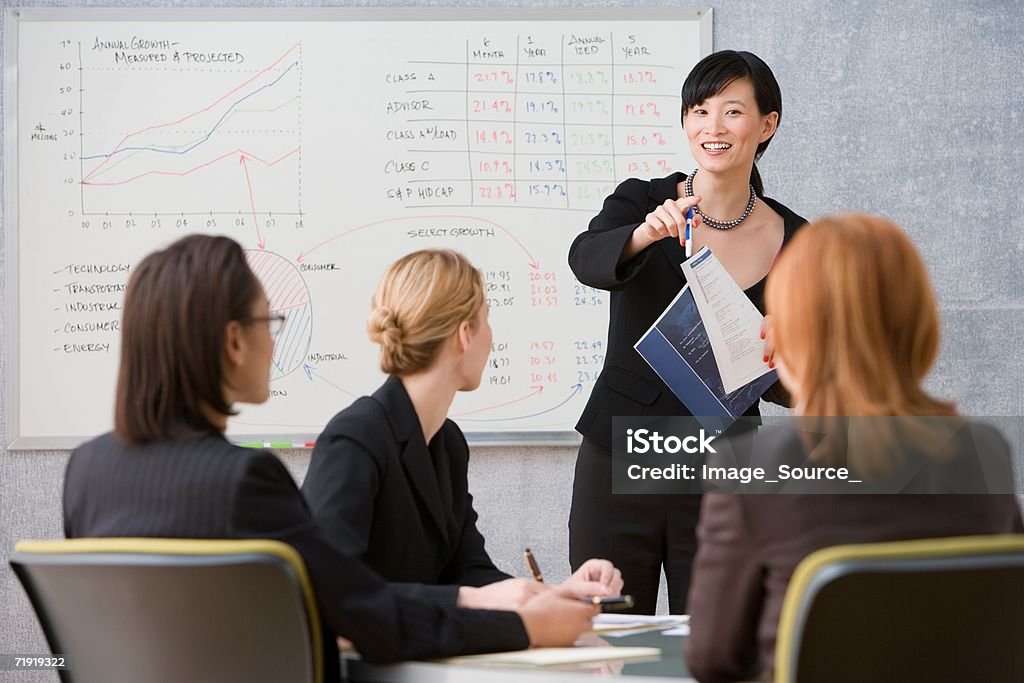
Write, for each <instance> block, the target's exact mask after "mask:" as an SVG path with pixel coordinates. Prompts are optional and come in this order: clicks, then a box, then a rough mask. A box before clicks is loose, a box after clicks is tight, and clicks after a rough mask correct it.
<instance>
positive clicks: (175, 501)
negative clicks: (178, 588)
mask: <svg viewBox="0 0 1024 683" xmlns="http://www.w3.org/2000/svg"><path fill="white" fill-rule="evenodd" d="M64 533H65V535H66V536H67V537H68V538H75V537H84V536H93V537H95V536H101V537H102V536H126V537H132V536H143V537H165V538H266V539H277V540H280V541H284V542H285V543H288V544H289V545H291V546H293V547H294V548H295V549H296V550H297V551H298V552H299V554H300V555H302V559H303V560H304V561H305V564H306V568H307V570H308V571H309V574H310V577H311V579H312V581H313V584H314V587H315V590H316V595H317V603H318V605H319V607H320V610H321V614H322V616H323V618H324V621H325V622H326V625H327V626H328V627H329V628H330V629H331V630H332V632H333V633H334V634H337V635H341V636H344V637H345V638H348V639H350V640H351V641H352V642H353V643H355V646H356V648H357V649H358V650H359V652H360V654H361V655H362V656H363V657H364V658H365V659H367V660H370V661H381V662H383V661H396V660H402V659H421V658H428V657H440V656H448V655H455V654H460V653H469V652H488V651H500V650H510V649H519V648H524V647H527V646H528V645H529V642H528V638H527V635H526V631H525V629H524V628H523V624H522V621H521V620H520V618H519V616H518V615H517V614H515V613H513V612H495V611H485V610H466V609H456V608H454V607H449V606H444V605H439V604H437V603H432V602H428V601H421V600H416V599H413V598H411V597H409V596H406V595H404V594H402V593H401V592H400V591H396V590H395V589H394V588H393V587H392V586H390V585H388V584H387V583H385V582H384V580H383V579H381V578H380V576H378V575H377V574H375V573H374V572H373V571H371V570H370V569H368V568H367V567H366V566H365V565H364V564H363V563H362V562H360V561H359V560H357V559H354V558H351V557H348V556H346V555H344V554H343V553H341V552H339V551H338V550H337V549H335V548H334V547H333V546H332V545H331V544H329V543H328V542H327V541H326V540H324V538H323V536H322V535H321V532H320V529H319V528H318V527H317V525H316V522H315V521H314V520H313V517H312V515H311V514H310V512H309V509H308V508H307V507H306V504H305V501H304V500H303V499H302V495H301V494H300V493H299V491H298V489H297V488H296V486H295V482H294V481H293V480H292V478H291V475H289V474H288V471H287V470H286V469H285V467H284V465H283V464H281V462H280V461H279V460H278V459H277V458H276V457H275V456H274V455H273V454H272V453H269V452H267V451H262V450H252V449H247V448H241V447H238V446H234V445H232V444H230V443H228V442H227V441H226V440H225V439H224V438H223V437H222V436H220V435H211V436H207V437H201V438H197V439H190V440H182V441H173V442H155V443H149V444H146V445H141V446H125V445H122V444H120V443H119V442H118V441H117V440H116V439H115V438H114V437H113V436H112V435H110V434H107V435H104V436H101V437H98V438H96V439H94V440H93V441H90V442H89V443H87V444H85V445H83V446H81V447H80V448H78V449H76V450H75V451H74V453H72V455H71V459H70V460H69V462H68V466H67V470H66V473H65V480H64ZM326 646H327V647H326V649H325V653H330V652H332V651H334V647H333V643H326ZM326 659H327V662H328V665H329V666H330V665H332V664H333V666H335V667H336V666H337V658H336V657H327V658H326Z"/></svg>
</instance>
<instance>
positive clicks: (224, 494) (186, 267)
mask: <svg viewBox="0 0 1024 683" xmlns="http://www.w3.org/2000/svg"><path fill="white" fill-rule="evenodd" d="M282 322H283V316H282V315H281V314H276V315H275V314H273V313H271V312H270V309H269V305H268V302H267V296H266V294H265V293H264V291H263V287H262V285H261V284H260V281H259V280H258V279H257V278H256V275H255V274H253V272H252V270H251V269H250V268H249V264H248V262H247V261H246V257H245V252H244V251H242V248H241V247H240V246H239V245H238V243H236V242H234V241H233V240H230V239H228V238H227V237H211V236H207V235H190V236H188V237H185V238H182V239H180V240H178V241H177V242H175V243H173V244H171V245H170V246H168V247H167V248H166V249H163V250H161V251H157V252H154V253H152V254H150V255H149V256H147V257H146V258H144V259H143V260H142V261H141V262H140V263H139V264H138V265H136V266H134V267H133V268H132V276H131V278H129V280H128V287H127V291H126V292H125V299H124V314H123V317H122V324H121V367H120V371H119V373H118V383H117V397H116V402H115V418H114V431H113V432H112V433H109V434H104V435H102V436H99V437H97V438H95V439H93V440H92V441H90V442H88V443H86V444H84V445H82V446H81V447H79V448H77V449H75V451H74V453H72V454H71V459H70V460H69V461H68V465H67V471H66V473H65V478H64V533H65V535H67V537H68V538H79V537H88V536H91V537H104V536H144V537H163V538H271V539H277V540H280V541H283V542H285V543H287V544H289V545H291V546H292V547H294V548H295V550H296V551H298V553H299V554H300V555H301V556H302V559H303V561H304V562H305V564H306V569H307V570H308V571H309V574H310V577H311V578H312V581H313V584H314V586H315V589H316V596H317V602H318V604H319V609H320V614H321V616H322V618H323V622H324V626H325V632H326V633H325V635H329V636H330V638H329V639H328V640H326V641H325V647H328V648H329V647H331V646H333V644H334V641H333V636H336V635H337V636H343V637H345V638H347V639H350V640H352V641H353V642H354V643H355V645H356V647H357V648H358V649H359V652H360V653H361V654H362V655H363V657H365V658H366V659H368V660H371V661H394V660H401V659H420V658H426V657H442V656H446V655H454V654H469V653H480V652H491V651H499V650H515V649H519V648H524V647H527V646H528V645H535V646H543V645H571V644H572V643H573V641H574V640H575V639H576V637H577V636H579V634H580V632H582V631H583V630H584V629H586V628H589V626H590V619H591V617H592V616H593V615H594V613H595V610H594V609H593V608H592V607H589V606H586V605H581V604H580V603H579V602H578V601H576V600H570V599H567V598H564V597H561V596H559V595H557V594H556V593H554V592H553V591H552V592H551V593H548V594H545V595H540V596H537V597H535V598H533V599H532V600H529V601H527V602H526V603H525V604H523V605H522V606H519V607H518V608H517V609H516V610H515V611H514V612H513V611H485V610H469V609H458V608H456V607H455V606H454V605H451V606H445V605H438V604H436V603H434V602H431V601H427V600H418V599H415V598H413V597H410V596H408V595H406V594H405V593H403V592H402V591H401V590H400V588H399V587H396V586H393V585H389V584H388V583H386V582H385V581H384V579H382V578H381V577H380V576H379V575H378V574H376V573H375V572H373V571H372V570H371V569H370V568H369V567H367V566H366V565H365V564H364V563H363V562H361V561H359V560H358V559H355V558H351V557H349V556H347V555H344V554H342V553H341V552H339V551H338V550H337V549H336V548H335V547H334V546H333V545H332V544H331V543H330V542H328V540H327V539H326V538H325V536H324V534H323V533H322V531H321V529H319V528H318V527H317V525H316V523H315V521H314V520H313V516H312V515H311V514H310V511H309V509H308V508H307V507H306V504H305V501H303V499H302V496H301V495H300V493H299V490H298V488H297V487H296V486H295V482H294V481H293V480H292V478H291V475H290V474H288V470H287V469H285V466H284V465H283V464H282V463H281V461H280V460H278V458H277V457H276V456H275V455H274V454H273V453H271V452H269V451H264V450H260V449H249V448H242V447H240V446H236V445H234V444H232V443H230V442H229V441H228V440H227V439H226V438H225V437H224V431H225V429H226V427H227V421H228V418H229V417H230V416H231V415H234V414H235V405H236V404H238V403H263V402H265V401H266V400H267V398H268V397H269V395H270V368H271V363H272V361H273V355H274V336H273V334H272V329H273V326H275V325H280V324H281V323H282ZM329 651H330V650H329V649H326V650H325V652H329ZM327 665H328V672H327V677H326V680H337V678H338V661H337V658H336V657H328V658H327Z"/></svg>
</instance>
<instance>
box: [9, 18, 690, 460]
mask: <svg viewBox="0 0 1024 683" xmlns="http://www.w3.org/2000/svg"><path fill="white" fill-rule="evenodd" d="M33 12H35V13H37V14H40V15H46V16H47V20H45V21H40V20H29V19H28V18H27V17H28V16H29V15H30V14H32V12H28V13H26V14H25V15H24V16H23V17H22V19H21V20H20V21H19V23H18V26H17V29H18V47H17V68H18V75H19V78H20V79H23V80H32V82H33V83H34V87H33V88H32V89H31V90H23V91H21V92H19V98H18V99H17V101H16V103H15V105H16V111H17V143H18V153H17V158H18V161H19V165H18V172H17V174H16V177H14V178H13V181H14V182H15V184H16V188H15V189H16V197H17V202H16V204H15V205H14V206H12V207H9V208H10V210H9V212H8V215H10V216H12V219H13V220H12V223H14V227H12V230H13V229H14V228H15V227H16V230H17V232H16V235H15V237H16V239H15V240H14V241H15V242H16V245H17V250H18V256H19V258H18V264H17V265H18V268H17V281H18V287H17V295H18V296H17V300H18V306H17V323H16V324H14V325H13V326H12V327H13V328H14V329H17V330H18V343H17V345H16V346H17V348H16V349H15V352H16V353H14V354H13V355H12V364H14V365H16V373H13V374H16V375H17V377H16V379H17V381H13V382H11V384H12V391H16V392H17V393H16V395H15V396H14V397H13V399H12V400H11V401H9V405H14V406H16V407H17V408H18V411H17V415H15V416H14V418H12V420H11V424H12V430H11V431H12V432H13V433H14V434H15V435H16V438H22V440H21V441H19V445H24V446H25V447H36V446H39V445H44V446H54V445H56V446H65V445H71V444H73V443H77V442H78V441H80V440H82V439H83V438H85V437H88V436H90V435H92V434H95V433H98V432H100V431H103V430H104V429H108V428H109V426H110V423H111V406H112V402H113V387H114V378H115V377H116V372H117V354H118V348H119V334H120V328H119V317H120V305H121V299H122V297H123V292H124V287H125V283H126V282H127V280H128V278H129V277H130V275H131V270H132V267H133V264H134V263H136V262H137V261H138V260H139V259H140V258H141V257H142V256H144V255H145V254H146V253H148V252H150V251H152V250H154V249H157V248H160V247H161V246H163V245H166V244H168V243H170V242H171V241H173V240H175V239H177V238H179V237H180V236H182V235H185V234H188V233H191V232H205V233H211V234H225V235H228V236H230V237H232V238H234V239H235V240H237V241H238V242H240V243H241V244H242V246H243V247H244V248H245V249H246V250H247V257H248V259H249V262H250V264H251V265H252V267H253V270H254V272H255V273H256V274H257V276H258V277H259V278H260V279H261V281H262V282H263V285H264V289H265V291H266V293H267V295H268V298H269V299H270V305H271V311H272V313H274V314H276V313H281V314H283V315H284V316H285V323H284V325H283V328H282V330H281V331H280V332H279V334H278V335H277V337H276V338H275V342H276V345H275V352H274V367H273V369H272V372H271V380H272V382H271V396H272V398H271V400H270V401H269V402H268V403H267V404H265V405H262V406H242V407H241V408H242V410H241V413H240V414H239V415H238V416H237V417H236V418H233V419H232V420H231V421H230V422H229V434H231V435H233V436H235V437H237V438H240V439H242V438H246V439H251V437H256V438H261V437H269V436H274V437H275V441H281V440H287V439H291V438H294V439H295V440H296V441H302V442H305V441H308V440H309V437H311V436H313V435H315V434H316V433H318V432H319V430H320V429H321V428H322V427H323V425H324V424H325V423H326V421H327V420H328V419H329V418H330V417H331V415H333V414H334V413H335V412H336V411H338V410H340V409H341V408H343V407H344V406H345V405H347V404H348V403H349V402H351V401H352V400H353V398H354V397H357V396H359V395H362V394H366V393H369V392H372V391H373V390H374V389H375V388H376V386H377V385H378V384H379V383H380V382H381V381H382V379H383V376H382V375H381V373H380V372H379V370H378V357H377V354H378V351H377V349H376V347H375V346H373V345H372V344H370V342H369V341H368V340H367V338H366V334H365V318H366V315H367V314H368V312H369V307H370V297H371V295H372V293H373V290H374V288H375V286H376V283H377V281H378V279H379V277H380V275H381V274H382V273H383V271H384V269H385V268H386V267H387V266H388V264H390V263H391V262H392V261H394V260H395V259H396V258H398V257H399V256H401V255H403V254H406V253H408V252H410V251H414V250H416V249H422V248H428V247H443V248H453V249H457V250H459V251H462V252H463V253H465V254H466V255H467V256H468V257H469V258H470V260H471V261H473V263H474V264H475V265H477V266H478V267H479V268H480V270H481V272H482V273H483V275H484V278H485V283H486V296H487V302H488V304H489V308H490V318H491V325H492V327H493V329H494V344H493V347H492V353H491V356H490V358H489V359H488V364H487V369H486V371H485V376H484V378H483V381H482V383H481V386H480V388H479V389H478V390H476V391H474V392H472V393H466V394H459V395H458V396H457V397H456V401H455V404H454V405H453V406H452V415H453V417H454V418H455V419H456V420H458V421H459V422H460V423H461V424H462V426H463V427H464V429H465V430H466V431H467V432H469V433H470V434H479V435H491V436H494V435H498V434H501V435H516V436H515V437H514V438H522V436H523V435H524V434H526V433H536V434H542V435H548V437H547V438H550V437H551V435H553V434H556V433H557V434H560V435H562V437H563V438H564V437H565V435H567V434H569V433H570V430H571V429H572V426H573V425H574V424H575V421H576V418H577V417H578V415H579V412H580V410H581V409H582V407H583V405H584V403H585V399H586V397H587V396H588V395H589V392H590V389H591V387H592V386H593V383H594V381H595V380H596V378H597V376H598V374H599V372H600V370H601V367H602V366H603V362H604V351H605V349H604V343H605V341H604V340H605V331H606V330H605V328H606V325H607V309H606V305H607V299H608V295H607V293H606V292H604V291H600V290H597V289H593V288H590V287H586V286H584V285H582V284H580V283H579V282H578V281H576V280H575V278H574V277H573V275H572V272H571V271H570V270H569V268H568V265H567V263H566V253H567V250H568V247H569V244H570V243H571V241H572V239H573V238H574V237H575V235H576V234H578V233H579V232H580V231H582V230H584V229H586V226H587V224H588V222H589V220H590V218H591V216H592V215H593V214H594V213H596V212H597V210H599V209H600V206H601V202H602V201H603V199H604V197H605V196H607V195H608V194H609V193H610V192H611V191H612V190H613V189H614V188H615V186H616V184H617V183H619V182H621V181H622V180H624V179H626V178H628V177H631V176H638V177H654V176H661V175H665V174H667V173H670V172H672V171H673V170H676V169H681V168H682V169H685V168H688V167H689V164H690V159H689V155H688V153H687V152H686V147H685V141H684V139H683V135H682V132H681V130H680V125H679V111H678V89H679V86H680V84H681V82H682V80H683V78H684V77H685V74H686V73H687V72H688V71H689V68H690V66H691V65H692V64H694V63H695V62H696V61H697V60H698V59H699V58H700V57H701V56H702V55H703V54H706V53H707V52H708V51H709V48H710V22H709V21H708V20H707V18H706V17H703V16H699V15H698V14H697V13H696V12H695V11H694V10H686V11H678V10H671V11H667V10H658V11H657V12H651V13H639V14H637V13H634V12H633V11H631V12H630V13H629V14H628V15H623V14H621V13H619V14H617V13H615V11H612V10H609V11H606V12H597V13H596V14H595V13H594V12H592V11H588V12H587V13H586V14H585V15H584V14H579V13H575V12H568V11H566V12H562V13H560V14H558V13H556V14H555V15H554V16H552V15H551V13H550V12H544V13H543V14H541V13H540V12H538V13H535V16H530V15H529V14H528V13H527V14H524V15H523V16H522V17H519V16H517V18H516V19H515V20H491V19H489V18H488V17H487V16H486V15H485V14H483V13H479V12H478V13H473V12H467V11H463V10H453V11H451V12H447V13H444V12H442V13H419V12H405V13H404V14H393V13H388V12H384V11H379V12H378V11H373V12H360V13H358V14H352V13H345V12H340V13H339V14H338V17H339V19H338V20H335V21H330V20H327V21H323V20H317V21H310V20H302V19H301V18H299V19H296V18H295V17H294V16H293V15H289V20H287V21H279V20H277V19H279V18H280V16H281V15H275V14H268V15H267V17H268V19H266V20H259V19H260V18H259V16H257V15H246V16H247V19H252V18H254V17H255V20H247V21H242V22H229V21H220V20H218V21H202V20H187V17H188V15H187V13H185V14H183V15H182V16H183V20H181V21H123V20H116V21H115V20H112V19H104V18H103V17H104V15H103V13H98V14H96V15H91V14H90V15H88V16H96V17H98V18H97V19H95V20H91V21H90V20H84V21H83V20H81V19H80V18H79V17H77V16H76V20H75V21H60V20H56V19H57V18H58V17H56V16H54V15H53V14H50V15H47V13H46V12H43V11H41V10H40V11H35V10H34V11H33ZM257 14H258V13H257ZM298 16H299V17H301V13H300V14H299V15H298ZM440 35H444V36H445V37H446V38H445V40H444V41H438V40H437V39H436V38H437V36H440ZM314 313H315V320H314ZM54 385H59V386H61V391H60V392H58V394H57V395H56V396H54V394H53V391H52V390H51V387H52V386H54ZM54 414H60V415H61V416H62V419H61V420H60V421H59V423H57V422H55V421H54V420H53V419H52V416H53V415H54Z"/></svg>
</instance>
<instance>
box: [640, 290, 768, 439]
mask: <svg viewBox="0 0 1024 683" xmlns="http://www.w3.org/2000/svg"><path fill="white" fill-rule="evenodd" d="M634 348H635V349H636V350H637V351H638V352H639V353H640V355H641V356H643V359H644V360H645V361H647V364H648V365H650V366H651V368H653V369H654V371H655V372H656V373H658V376H659V377H661V379H662V381H663V382H665V384H667V385H668V387H669V389H671V390H672V393H674V394H675V395H676V396H677V397H678V398H679V400H680V401H682V403H683V405H685V406H686V407H687V409H688V410H689V411H690V414H691V415H693V416H694V417H696V418H697V419H698V420H699V421H700V423H701V425H702V426H703V427H704V428H705V429H706V430H708V431H709V432H712V433H718V434H720V433H721V432H723V431H725V430H726V429H727V428H728V427H729V425H731V424H732V423H733V422H735V421H736V418H737V417H739V416H740V415H742V414H743V413H745V412H747V410H748V409H749V408H750V406H752V405H754V404H755V403H756V402H757V401H759V400H760V398H761V394H763V393H764V392H765V391H767V389H768V387H770V386H771V385H772V384H774V383H775V381H776V380H777V379H778V374H777V373H776V372H774V371H772V372H769V373H767V374H765V375H762V376H761V377H758V378H757V379H755V380H754V381H753V382H751V383H750V384H746V385H744V386H742V387H740V388H739V389H737V390H736V391H733V392H732V393H726V392H725V388H724V387H723V386H722V376H721V374H720V373H719V372H718V363H716V362H715V354H714V351H712V349H711V341H710V340H709V339H708V335H707V331H706V330H705V329H704V321H703V320H702V319H701V317H700V311H699V310H698V309H697V302H696V301H694V300H693V292H692V291H690V286H689V285H687V286H685V287H683V289H682V291H680V292H679V294H678V295H676V298H675V299H673V300H672V303H671V304H669V306H668V308H666V309H665V311H664V312H663V313H662V314H661V316H660V317H659V318H658V319H657V320H656V321H655V322H654V324H653V325H651V328H650V329H649V330H647V332H646V333H644V335H643V336H642V337H640V339H639V341H637V343H636V344H634Z"/></svg>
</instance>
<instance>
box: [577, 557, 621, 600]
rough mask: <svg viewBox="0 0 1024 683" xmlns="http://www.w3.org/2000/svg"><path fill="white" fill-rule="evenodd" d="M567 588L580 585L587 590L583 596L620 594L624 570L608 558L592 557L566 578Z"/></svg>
mask: <svg viewBox="0 0 1024 683" xmlns="http://www.w3.org/2000/svg"><path fill="white" fill-rule="evenodd" d="M562 586H563V587H565V588H573V587H580V588H582V589H583V590H584V591H587V592H585V593H583V594H582V595H581V597H593V596H595V595H598V596H606V595H620V594H621V593H622V572H621V571H619V570H618V569H616V568H615V565H614V564H612V563H611V562H609V561H608V560H598V559H590V560H587V561H586V562H584V563H583V564H582V565H580V568H579V569H577V570H576V571H575V572H573V574H572V576H570V577H569V578H568V579H566V580H565V581H564V582H563V583H562Z"/></svg>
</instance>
